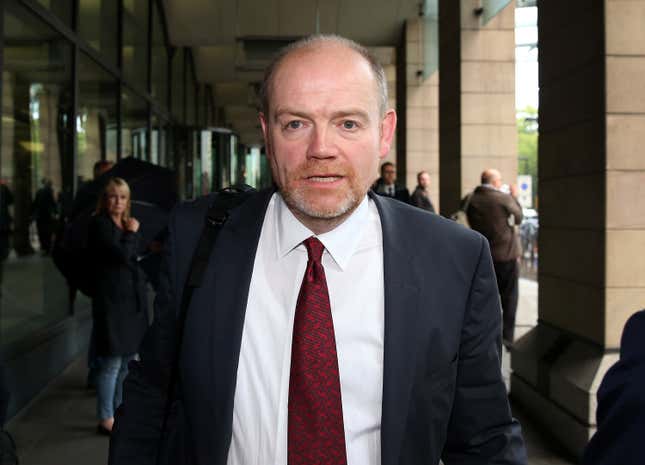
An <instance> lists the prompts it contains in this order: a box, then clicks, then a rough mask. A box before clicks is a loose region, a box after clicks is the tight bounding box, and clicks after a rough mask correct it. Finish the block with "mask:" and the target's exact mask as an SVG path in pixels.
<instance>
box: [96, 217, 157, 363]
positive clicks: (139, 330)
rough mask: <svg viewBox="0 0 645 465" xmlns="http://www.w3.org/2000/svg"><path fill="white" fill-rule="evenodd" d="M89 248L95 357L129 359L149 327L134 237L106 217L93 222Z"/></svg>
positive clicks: (144, 290)
mask: <svg viewBox="0 0 645 465" xmlns="http://www.w3.org/2000/svg"><path fill="white" fill-rule="evenodd" d="M88 243H89V248H90V251H91V253H92V256H93V257H92V258H93V260H94V270H93V272H94V278H95V283H94V296H93V297H92V316H93V318H94V335H95V341H96V349H97V354H98V355H131V354H135V353H137V352H138V350H139V344H140V343H141V340H142V339H143V335H144V334H145V331H146V329H147V327H148V312H147V302H146V287H145V286H146V285H145V277H144V275H143V273H142V272H141V270H140V269H139V266H138V265H137V261H136V247H137V235H136V234H135V233H132V232H129V231H123V230H121V229H119V228H118V227H117V226H116V225H115V224H114V222H113V221H112V219H110V218H109V217H108V216H107V215H97V216H95V217H93V218H92V221H91V222H90V226H89V237H88Z"/></svg>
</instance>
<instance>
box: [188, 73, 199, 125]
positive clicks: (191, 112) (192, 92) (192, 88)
mask: <svg viewBox="0 0 645 465" xmlns="http://www.w3.org/2000/svg"><path fill="white" fill-rule="evenodd" d="M186 78H187V79H186V124H187V125H188V126H192V125H195V124H196V121H195V104H196V102H197V95H196V91H197V83H196V82H195V75H194V74H193V72H192V66H188V74H187V76H186Z"/></svg>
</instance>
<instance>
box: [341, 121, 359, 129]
mask: <svg viewBox="0 0 645 465" xmlns="http://www.w3.org/2000/svg"><path fill="white" fill-rule="evenodd" d="M357 127H358V125H357V124H356V121H351V120H347V121H343V129H349V130H351V129H356V128H357Z"/></svg>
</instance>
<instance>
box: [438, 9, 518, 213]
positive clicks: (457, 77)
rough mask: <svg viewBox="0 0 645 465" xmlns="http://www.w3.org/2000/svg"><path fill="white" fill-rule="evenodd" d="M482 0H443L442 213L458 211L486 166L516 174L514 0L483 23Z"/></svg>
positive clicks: (507, 174) (511, 179)
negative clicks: (480, 13) (462, 199)
mask: <svg viewBox="0 0 645 465" xmlns="http://www.w3.org/2000/svg"><path fill="white" fill-rule="evenodd" d="M479 6H480V1H479V0H459V1H455V0H440V2H439V44H440V54H439V79H440V86H439V127H440V130H439V132H440V138H439V159H440V195H441V205H442V207H441V212H442V214H450V213H452V212H454V211H455V210H456V209H457V208H458V206H459V201H460V200H461V198H462V197H463V196H464V195H465V194H466V193H468V192H470V191H471V190H472V189H473V188H474V187H475V186H477V185H478V184H479V179H480V174H481V172H482V171H484V170H485V169H486V168H497V169H499V170H500V171H501V173H502V176H503V178H504V181H505V182H507V183H514V182H515V181H516V179H517V128H516V121H515V29H514V28H515V2H514V1H511V2H510V3H509V4H508V6H506V8H504V9H503V10H502V11H501V12H500V13H499V14H498V15H497V16H496V17H495V18H493V19H492V20H491V21H489V22H488V23H487V24H485V25H483V24H482V19H481V16H478V15H477V14H476V9H477V8H478V7H479Z"/></svg>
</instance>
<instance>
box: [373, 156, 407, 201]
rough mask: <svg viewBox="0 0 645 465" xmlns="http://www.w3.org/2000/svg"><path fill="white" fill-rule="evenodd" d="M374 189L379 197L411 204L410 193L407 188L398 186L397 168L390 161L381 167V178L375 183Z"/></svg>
mask: <svg viewBox="0 0 645 465" xmlns="http://www.w3.org/2000/svg"><path fill="white" fill-rule="evenodd" d="M372 189H373V190H374V192H376V193H377V194H379V195H384V196H385V197H391V198H393V199H396V200H400V201H401V202H405V203H410V192H409V191H408V189H407V188H406V187H405V186H401V185H400V184H397V182H396V167H395V166H394V163H391V162H389V161H386V162H385V163H383V164H382V165H381V177H380V178H379V179H378V180H377V181H376V182H375V183H374V186H372Z"/></svg>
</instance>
